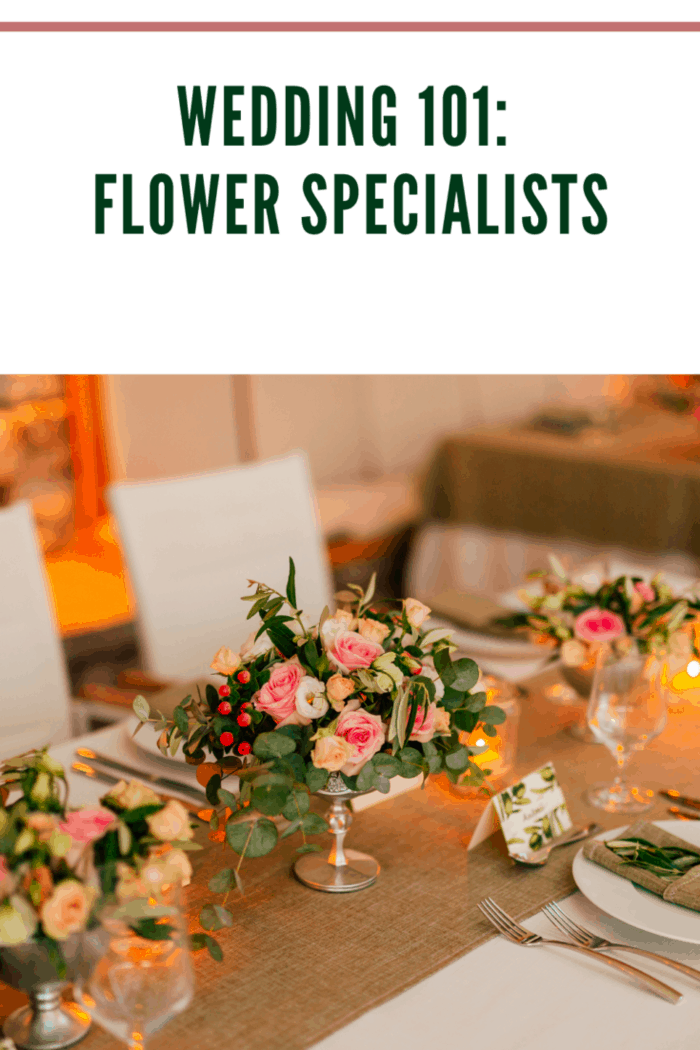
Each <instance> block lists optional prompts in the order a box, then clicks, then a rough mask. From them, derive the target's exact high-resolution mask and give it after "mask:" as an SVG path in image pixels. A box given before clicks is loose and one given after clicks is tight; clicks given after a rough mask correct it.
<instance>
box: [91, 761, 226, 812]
mask: <svg viewBox="0 0 700 1050" xmlns="http://www.w3.org/2000/svg"><path fill="white" fill-rule="evenodd" d="M83 750H85V751H87V748H84V749H83ZM71 769H72V771H73V772H74V773H79V774H80V775H81V776H83V777H88V778H89V779H90V780H101V781H102V783H103V784H111V785H114V784H118V783H119V777H113V776H112V774H111V773H103V772H102V770H101V769H95V767H94V766H89V765H88V764H87V763H86V762H74V763H73V765H72V766H71ZM159 798H162V799H163V801H164V802H179V803H180V805H181V806H184V807H185V809H186V810H187V812H188V813H189V814H190V815H191V816H193V817H196V818H197V819H198V820H201V821H202V823H203V824H208V823H209V822H208V821H207V820H204V818H203V817H200V815H199V812H198V808H197V806H195V805H193V803H191V802H186V801H184V799H181V798H175V797H174V796H173V795H162V794H160V793H159Z"/></svg>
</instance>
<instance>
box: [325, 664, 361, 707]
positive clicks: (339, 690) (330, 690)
mask: <svg viewBox="0 0 700 1050" xmlns="http://www.w3.org/2000/svg"><path fill="white" fill-rule="evenodd" d="M354 691H355V683H354V682H353V680H352V678H344V677H343V675H342V674H340V673H339V672H338V673H336V674H334V675H331V677H330V678H329V679H328V681H327V682H326V695H327V697H328V699H329V700H330V702H331V707H332V708H333V710H334V711H342V710H343V708H344V707H345V701H346V700H347V698H348V697H349V696H350V693H354Z"/></svg>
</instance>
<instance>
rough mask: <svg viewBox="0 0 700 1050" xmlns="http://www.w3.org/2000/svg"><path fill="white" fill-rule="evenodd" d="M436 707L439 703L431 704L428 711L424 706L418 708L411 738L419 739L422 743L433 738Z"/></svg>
mask: <svg viewBox="0 0 700 1050" xmlns="http://www.w3.org/2000/svg"><path fill="white" fill-rule="evenodd" d="M436 708H437V704H430V705H429V706H428V710H427V711H426V710H425V708H424V707H419V708H418V710H417V711H416V720H415V722H414V723H413V729H412V730H411V735H410V737H409V740H417V741H418V742H419V743H420V744H427V742H428V741H429V740H432V739H433V737H434V736H435V710H436Z"/></svg>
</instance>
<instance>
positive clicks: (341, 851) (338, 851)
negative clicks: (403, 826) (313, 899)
mask: <svg viewBox="0 0 700 1050" xmlns="http://www.w3.org/2000/svg"><path fill="white" fill-rule="evenodd" d="M316 794H317V795H319V796H321V797H322V798H329V799H331V800H332V803H331V807H330V809H329V811H328V813H327V814H326V820H327V821H328V823H329V825H330V829H331V834H333V835H334V836H335V842H334V844H333V846H332V847H331V849H329V850H325V851H324V852H323V853H304V854H303V855H302V856H301V857H299V858H298V860H296V861H295V862H294V874H295V875H296V877H297V878H298V879H299V881H300V882H303V883H304V885H305V886H310V887H311V889H312V890H321V891H322V892H323V893H352V892H354V891H355V890H364V889H366V888H367V886H371V885H372V884H373V883H374V882H375V881H376V879H377V875H378V874H379V871H380V868H379V863H378V862H377V861H376V860H375V859H374V857H370V856H369V854H368V853H360V852H359V850H355V849H346V848H345V836H346V835H347V833H348V830H349V828H350V825H351V824H352V813H351V812H350V810H349V809H348V806H347V803H348V802H349V801H350V800H351V799H353V798H359V796H360V795H367V794H369V792H367V791H350V790H349V789H348V787H347V785H346V784H345V781H344V780H343V778H342V777H341V775H340V773H331V775H330V776H329V777H328V783H327V784H326V786H325V788H323V790H321V791H317V792H316Z"/></svg>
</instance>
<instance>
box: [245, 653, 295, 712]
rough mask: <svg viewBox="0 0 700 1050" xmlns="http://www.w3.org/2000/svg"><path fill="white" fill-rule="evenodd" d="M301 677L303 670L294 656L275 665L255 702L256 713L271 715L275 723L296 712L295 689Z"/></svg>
mask: <svg viewBox="0 0 700 1050" xmlns="http://www.w3.org/2000/svg"><path fill="white" fill-rule="evenodd" d="M303 677H304V670H303V668H302V666H301V664H300V663H299V661H298V659H297V658H296V656H293V657H292V659H291V660H285V661H284V663H281V664H275V665H274V667H273V668H272V673H271V675H270V677H269V678H268V680H267V682H265V685H264V686H263V687H262V689H261V690H260V692H259V693H258V695H257V699H256V700H255V706H256V708H257V709H258V711H264V712H265V714H267V715H271V716H272V717H273V718H274V720H275V722H282V721H283V720H284V719H285V718H289V716H290V715H292V714H294V713H295V711H296V698H297V689H298V688H299V686H300V685H301V680H302V678H303Z"/></svg>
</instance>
